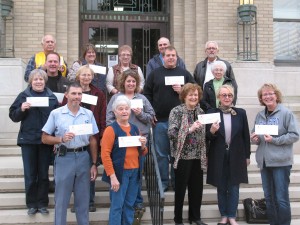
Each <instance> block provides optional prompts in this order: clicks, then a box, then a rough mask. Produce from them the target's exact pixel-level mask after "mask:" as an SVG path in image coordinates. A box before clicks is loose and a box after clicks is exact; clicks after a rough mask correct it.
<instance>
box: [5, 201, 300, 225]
mask: <svg viewBox="0 0 300 225" xmlns="http://www.w3.org/2000/svg"><path fill="white" fill-rule="evenodd" d="M291 208H292V215H293V218H294V219H295V221H293V223H292V224H293V225H294V224H295V225H296V223H295V222H298V221H299V219H300V203H298V202H292V203H291ZM49 211H50V213H49V215H41V214H39V213H37V214H36V215H34V216H28V215H27V210H26V209H15V210H0V218H1V221H0V224H1V225H4V224H5V225H8V224H14V225H17V224H42V225H48V224H49V225H50V224H53V218H54V210H53V209H50V210H49ZM108 213H109V209H108V208H100V209H97V211H96V212H93V213H90V214H89V215H90V218H89V220H90V224H98V225H104V224H107V221H108ZM201 215H202V219H203V221H205V222H206V220H207V221H210V222H211V224H213V222H212V221H215V222H214V224H215V223H216V222H217V221H218V218H219V217H220V215H219V210H218V206H217V205H203V206H202V208H201ZM187 216H188V207H187V206H184V207H183V218H184V220H185V222H187V221H186V220H187ZM173 218H174V207H173V206H166V207H165V208H164V221H165V223H164V224H167V223H170V224H172V221H173ZM237 218H238V220H240V221H243V223H242V222H241V223H240V224H245V222H244V221H245V219H244V209H243V205H242V204H239V206H238V212H237ZM67 220H68V224H69V225H71V224H75V222H76V215H75V214H74V213H70V211H69V212H68V215H67ZM142 224H151V215H150V209H149V207H146V212H145V213H144V216H143V218H142ZM173 224H174V223H173ZM297 225H298V224H297Z"/></svg>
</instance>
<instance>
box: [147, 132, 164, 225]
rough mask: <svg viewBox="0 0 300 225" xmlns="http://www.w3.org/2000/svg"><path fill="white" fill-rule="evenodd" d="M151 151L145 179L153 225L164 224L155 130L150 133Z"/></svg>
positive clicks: (148, 155) (162, 194)
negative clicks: (154, 138) (154, 140)
mask: <svg viewBox="0 0 300 225" xmlns="http://www.w3.org/2000/svg"><path fill="white" fill-rule="evenodd" d="M148 141H149V145H148V146H149V152H148V154H147V157H146V160H145V166H144V170H145V180H146V187H147V193H148V201H149V207H150V211H151V219H152V224H153V225H162V224H163V219H164V204H165V194H164V190H163V188H162V183H161V178H160V173H159V168H158V163H157V157H156V153H155V147H154V142H153V132H152V129H151V130H150V135H149V140H148Z"/></svg>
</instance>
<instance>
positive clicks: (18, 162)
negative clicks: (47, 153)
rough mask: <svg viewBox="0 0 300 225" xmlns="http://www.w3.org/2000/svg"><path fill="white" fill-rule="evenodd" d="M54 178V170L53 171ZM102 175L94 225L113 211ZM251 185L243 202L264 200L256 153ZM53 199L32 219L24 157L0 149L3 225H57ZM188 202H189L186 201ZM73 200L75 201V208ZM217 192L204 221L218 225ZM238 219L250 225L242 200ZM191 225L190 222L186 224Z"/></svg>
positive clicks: (297, 180) (168, 203)
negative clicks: (110, 210) (249, 199)
mask: <svg viewBox="0 0 300 225" xmlns="http://www.w3.org/2000/svg"><path fill="white" fill-rule="evenodd" d="M102 171H103V167H99V173H100V175H101V174H102ZM49 172H50V174H51V176H52V168H50V171H49ZM100 180H101V179H100V176H99V178H98V179H97V182H96V189H97V192H96V204H97V211H96V212H94V213H90V224H98V225H102V224H107V221H108V212H109V194H108V187H107V185H106V184H105V183H103V182H102V181H100ZM249 180H250V183H249V184H243V185H242V187H241V189H240V200H242V199H245V198H247V197H253V198H262V197H263V190H262V187H261V180H260V174H259V172H258V169H257V168H256V163H255V159H254V154H252V156H251V165H250V166H249ZM299 185H300V155H296V156H295V165H294V166H293V170H292V174H291V186H290V198H291V202H292V205H291V206H292V215H293V223H292V224H293V225H296V224H297V225H298V224H300V188H299ZM143 195H144V197H145V202H146V203H147V202H148V200H147V192H146V190H145V185H144V190H143ZM49 197H50V203H49V208H50V214H49V215H46V216H44V215H41V214H39V213H38V214H36V215H35V216H32V217H30V216H28V215H27V210H26V206H25V195H24V178H23V165H22V158H21V156H20V148H19V147H17V146H0V225H4V224H5V225H8V224H10V225H12V224H14V225H20V224H28V225H29V224H41V225H48V224H53V218H54V210H53V207H54V194H49ZM173 201H174V192H173V191H169V192H166V193H165V209H164V224H174V223H173V217H174V214H173V211H174V203H173ZM186 201H187V200H186ZM72 202H73V199H71V204H70V206H71V205H72ZM216 202H217V195H216V189H215V188H213V187H212V186H210V185H205V187H204V196H203V206H202V212H201V214H202V218H203V221H205V222H207V223H208V224H209V225H211V224H216V223H217V221H218V219H219V211H218V207H217V205H216ZM237 215H238V220H239V223H240V224H241V225H243V224H246V222H245V219H244V210H243V205H242V201H240V204H239V207H238V214H237ZM184 218H187V206H185V207H184ZM185 223H186V224H188V221H185ZM68 224H76V217H75V214H73V213H70V212H68ZM142 224H145V225H150V224H152V223H151V216H150V209H149V207H147V209H146V212H145V214H144V216H143V220H142Z"/></svg>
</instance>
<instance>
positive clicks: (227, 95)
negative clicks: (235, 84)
mask: <svg viewBox="0 0 300 225" xmlns="http://www.w3.org/2000/svg"><path fill="white" fill-rule="evenodd" d="M220 96H222V97H223V98H233V95H232V94H220Z"/></svg>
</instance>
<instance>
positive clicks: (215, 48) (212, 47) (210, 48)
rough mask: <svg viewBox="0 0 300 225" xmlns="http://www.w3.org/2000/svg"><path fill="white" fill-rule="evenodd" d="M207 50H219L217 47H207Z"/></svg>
mask: <svg viewBox="0 0 300 225" xmlns="http://www.w3.org/2000/svg"><path fill="white" fill-rule="evenodd" d="M206 50H217V48H213V47H211V48H207V49H206Z"/></svg>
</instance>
